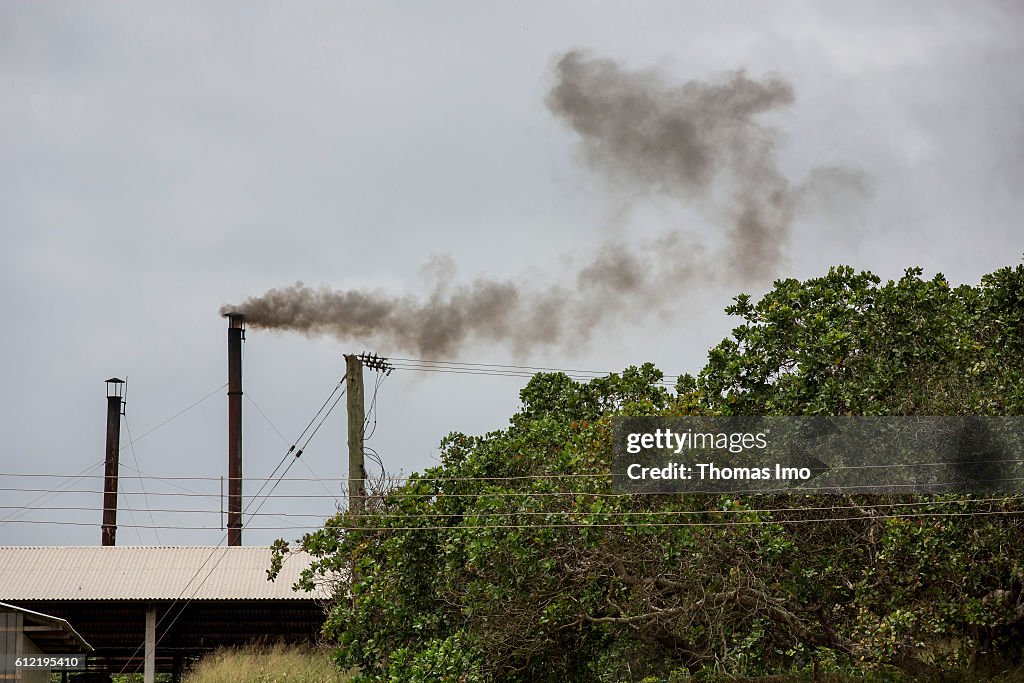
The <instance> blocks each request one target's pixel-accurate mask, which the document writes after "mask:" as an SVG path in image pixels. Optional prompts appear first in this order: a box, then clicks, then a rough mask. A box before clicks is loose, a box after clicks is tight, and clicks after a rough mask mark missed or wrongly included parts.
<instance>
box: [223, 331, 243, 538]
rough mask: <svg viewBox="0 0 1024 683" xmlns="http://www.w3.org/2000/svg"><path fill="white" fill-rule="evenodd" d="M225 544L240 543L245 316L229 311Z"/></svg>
mask: <svg viewBox="0 0 1024 683" xmlns="http://www.w3.org/2000/svg"><path fill="white" fill-rule="evenodd" d="M227 319H228V545H229V546H234V545H242V341H243V340H244V339H245V316H243V315H242V314H241V313H228V314H227Z"/></svg>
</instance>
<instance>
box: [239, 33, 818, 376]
mask: <svg viewBox="0 0 1024 683" xmlns="http://www.w3.org/2000/svg"><path fill="white" fill-rule="evenodd" d="M792 101H793V89H792V87H791V86H790V85H789V84H788V83H787V82H786V81H784V80H782V79H780V78H767V79H764V80H755V79H752V78H750V77H749V76H747V75H746V74H745V73H744V72H742V71H740V72H736V73H732V74H729V75H727V76H726V77H724V78H722V79H719V80H717V81H715V82H701V81H689V82H687V83H684V84H682V85H675V86H674V85H671V84H669V83H667V82H666V81H665V79H664V78H663V77H662V76H661V75H660V74H659V73H658V72H656V71H629V70H626V69H623V68H622V67H620V66H619V65H617V64H616V63H615V62H612V61H610V60H605V59H594V58H590V57H588V56H586V55H584V54H581V53H579V52H570V53H568V54H566V55H564V56H563V57H562V58H561V59H560V60H559V61H558V63H557V65H556V83H555V85H554V87H553V88H552V90H551V92H550V93H549V95H548V97H547V106H548V108H549V110H550V111H551V112H552V113H553V114H554V115H555V116H557V117H558V118H560V119H561V120H563V121H564V122H565V123H566V124H567V125H568V126H569V127H570V128H571V129H572V130H573V131H574V132H575V133H576V134H577V135H578V137H579V139H580V145H581V147H582V152H583V155H584V158H585V159H586V162H587V163H588V164H589V165H590V166H591V167H592V168H593V169H594V170H595V171H597V172H600V173H602V174H605V175H606V176H607V177H608V178H609V179H610V180H611V181H613V182H615V183H617V184H623V185H628V186H629V187H631V188H633V189H634V190H635V191H639V192H640V193H641V194H643V193H650V194H660V195H667V196H669V197H672V198H673V199H675V200H678V201H679V202H683V203H685V204H687V205H693V206H696V207H698V208H700V209H701V210H702V211H705V212H706V213H707V214H708V215H709V216H711V217H712V219H713V222H717V223H718V224H719V225H722V226H723V227H722V233H723V234H722V236H721V239H719V240H718V241H719V243H720V244H719V245H718V246H715V247H709V246H708V245H705V244H701V243H694V242H692V241H689V240H688V239H687V238H685V237H684V236H683V235H682V233H681V232H679V231H675V230H668V231H666V232H665V233H663V234H662V235H660V236H659V237H657V238H656V239H654V240H653V241H650V242H648V243H647V244H643V245H632V246H626V244H625V243H624V242H623V241H621V240H611V241H609V242H606V243H605V244H602V245H599V246H598V247H597V248H596V250H595V253H594V256H593V257H592V259H591V260H590V262H589V263H587V264H585V265H584V266H583V267H581V268H580V269H579V270H578V272H576V273H575V276H574V277H573V278H572V281H571V282H570V281H567V282H565V283H564V284H563V285H561V286H556V287H554V288H548V289H536V288H533V287H531V286H530V285H529V284H528V283H521V282H512V281H497V280H489V279H478V280H476V281H473V282H470V283H465V284H455V285H453V284H452V282H451V281H450V277H441V278H439V280H438V282H437V283H436V285H435V286H434V288H433V289H432V291H431V292H430V293H429V294H428V295H427V296H426V297H422V298H418V297H414V296H409V295H396V294H388V293H385V292H379V291H364V290H348V291H335V290H332V289H328V288H325V287H321V288H312V287H307V286H305V285H303V284H302V283H296V284H295V285H292V286H290V287H285V288H281V289H272V290H270V291H268V292H267V293H266V294H264V295H262V296H258V297H253V298H250V299H248V300H246V301H244V302H242V303H241V304H239V305H237V306H225V307H223V308H222V311H221V312H222V313H225V312H227V311H239V312H242V313H244V314H245V316H246V321H247V323H248V325H249V326H251V327H262V328H268V329H277V330H288V331H296V332H302V333H305V334H310V335H320V334H329V335H334V336H336V337H337V338H339V339H342V340H369V339H373V340H375V341H377V342H378V343H381V344H384V345H386V346H385V347H384V348H387V349H389V350H393V351H407V352H412V353H415V354H418V355H419V356H420V357H427V358H442V357H446V356H449V357H450V356H451V355H452V354H454V353H456V352H457V351H459V349H460V348H462V347H463V345H465V344H466V343H469V342H484V343H498V344H506V345H508V346H510V347H511V348H512V349H513V350H514V351H515V352H516V353H517V354H518V355H520V356H523V355H526V354H528V353H529V352H530V351H531V350H532V349H534V348H536V347H541V346H551V345H558V344H566V345H569V344H572V345H578V344H579V343H581V342H583V341H585V340H586V338H587V337H588V336H589V335H590V334H591V333H592V332H593V331H594V330H595V329H597V328H598V327H599V326H601V325H602V324H605V323H607V322H608V321H609V320H612V319H620V318H621V316H622V315H623V314H624V313H627V312H628V313H629V314H630V315H632V316H634V317H635V316H637V315H638V312H640V311H643V310H650V309H652V308H655V307H658V306H663V305H665V304H666V303H668V302H670V301H671V300H672V299H678V298H682V297H683V296H685V295H686V290H687V289H688V288H690V287H692V286H693V285H694V284H695V283H696V282H699V281H709V280H715V281H718V282H730V283H752V282H763V281H765V280H766V279H767V278H770V277H771V276H772V275H774V274H775V272H777V269H778V267H779V264H780V261H781V259H782V256H783V253H784V249H785V246H786V243H787V240H788V238H789V232H790V225H791V223H792V221H793V216H794V213H795V209H796V206H797V203H798V200H799V194H800V193H799V190H798V189H794V188H793V187H792V186H791V185H790V183H789V181H787V179H786V178H785V177H784V176H783V174H782V173H781V172H780V171H779V169H778V167H777V165H776V162H775V157H774V147H775V141H776V135H775V133H774V132H773V130H772V129H771V128H768V127H765V126H763V125H761V124H759V123H758V122H757V120H756V118H757V116H758V115H759V114H763V113H765V112H768V111H772V110H777V109H780V108H782V107H785V106H787V105H789V104H790V103H791V102H792Z"/></svg>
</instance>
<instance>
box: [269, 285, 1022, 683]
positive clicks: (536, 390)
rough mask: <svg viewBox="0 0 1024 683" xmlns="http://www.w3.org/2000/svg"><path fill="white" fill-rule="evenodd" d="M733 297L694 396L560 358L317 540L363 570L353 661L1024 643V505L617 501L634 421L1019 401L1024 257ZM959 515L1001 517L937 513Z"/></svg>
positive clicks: (341, 640) (462, 666)
mask: <svg viewBox="0 0 1024 683" xmlns="http://www.w3.org/2000/svg"><path fill="white" fill-rule="evenodd" d="M727 310H728V312H729V313H730V314H732V315H736V316H738V317H739V318H741V319H742V321H743V322H742V323H741V324H740V325H739V326H738V327H737V328H736V329H735V330H734V331H733V334H732V336H731V337H730V338H728V339H726V340H724V341H723V342H722V343H721V344H719V345H718V346H716V347H715V348H714V349H713V350H712V351H711V353H710V355H709V361H708V364H707V366H706V367H705V368H704V370H703V371H702V372H701V373H700V374H699V376H698V377H697V378H692V377H689V376H685V377H683V378H682V379H681V380H680V382H679V383H678V384H677V391H676V392H675V393H671V392H669V391H667V390H666V389H664V388H663V387H662V386H661V383H660V381H661V379H662V374H661V373H660V372H659V371H658V370H656V369H655V368H654V367H652V366H651V365H644V366H642V367H634V368H628V369H627V370H626V371H624V372H623V373H622V374H621V375H611V376H609V377H606V378H602V379H598V380H594V381H591V382H589V383H586V384H580V383H577V382H574V381H572V380H571V379H569V378H568V377H566V376H564V375H561V374H539V375H536V376H535V377H534V378H533V379H532V380H531V381H530V382H529V383H528V384H527V386H526V387H525V388H524V389H523V390H522V392H521V394H520V398H521V402H522V406H521V409H520V410H519V412H518V413H517V414H516V415H514V416H513V417H512V419H511V421H510V424H509V427H508V428H507V429H504V430H500V431H496V432H492V433H490V434H486V435H484V436H476V437H474V436H467V435H464V434H451V435H449V436H448V437H446V438H445V439H444V441H443V442H442V462H441V465H439V466H438V467H435V468H431V469H428V470H426V471H425V472H423V473H422V474H419V475H414V476H413V477H411V478H410V479H409V480H408V481H407V482H405V483H403V484H402V485H400V486H398V487H396V488H394V489H393V490H391V491H387V492H384V493H382V494H381V495H379V496H376V497H374V498H373V499H372V500H371V501H370V505H369V506H368V511H367V513H365V514H363V515H360V516H358V517H351V516H347V515H339V516H337V517H335V518H333V519H331V520H329V521H328V523H327V525H326V526H325V528H324V529H323V530H321V531H319V532H316V533H313V534H310V535H307V536H306V537H304V538H303V539H302V541H301V546H302V547H303V548H304V549H305V550H307V551H309V552H310V553H312V554H313V555H314V557H315V558H316V560H315V562H314V565H313V567H312V568H311V570H310V571H309V572H308V573H307V575H306V577H305V579H304V584H305V585H306V586H307V587H309V586H311V585H312V584H313V583H314V582H316V581H318V580H322V579H323V578H324V577H325V576H341V577H342V580H341V582H340V585H339V586H338V593H337V597H336V600H335V602H334V604H333V606H332V609H331V611H330V614H329V615H328V618H327V621H326V623H325V626H324V629H325V633H326V634H327V635H328V636H330V637H331V638H333V639H334V640H335V641H336V642H337V643H338V645H339V649H338V658H339V663H340V664H341V665H343V666H345V667H358V668H359V669H360V671H361V676H362V677H363V678H364V679H365V680H371V681H387V680H392V681H618V680H640V679H641V678H643V677H645V676H650V677H654V679H655V680H669V679H670V678H672V677H673V676H676V675H683V674H685V675H703V672H708V671H721V672H725V673H729V674H748V675H757V674H764V673H774V672H780V671H790V672H799V671H802V670H807V669H808V668H809V667H812V666H813V667H824V668H826V669H829V668H830V669H833V670H837V671H847V672H860V673H863V672H864V671H868V670H879V671H881V672H883V673H885V675H887V676H891V675H892V673H893V672H894V671H900V670H902V671H903V672H906V673H907V674H908V675H911V676H914V677H920V676H923V675H928V674H934V675H938V674H940V673H941V672H943V671H950V670H953V669H955V668H958V667H959V668H964V667H974V671H977V670H978V667H980V666H981V665H982V664H983V663H985V661H988V662H1003V661H1010V660H1011V659H1012V656H1013V654H1014V653H1019V651H1020V649H1021V645H1022V644H1024V638H1022V630H1024V598H1022V584H1024V565H1022V561H1024V560H1022V558H1024V533H1022V531H1024V529H1022V517H1021V515H1020V514H1019V513H1020V512H1021V507H1020V500H1019V499H1016V498H1012V499H1004V500H997V501H984V502H981V501H979V502H974V501H966V502H957V503H955V505H954V504H952V503H951V502H950V501H948V500H942V499H938V500H916V499H908V498H906V497H904V498H902V499H900V500H899V501H893V500H892V499H883V498H879V497H872V498H866V497H859V498H854V497H849V496H847V497H842V498H839V497H835V496H833V497H822V496H818V497H803V498H799V499H794V498H785V499H784V498H781V497H774V498H773V497H766V496H757V497H754V496H749V497H742V496H718V497H707V496H704V497H701V496H644V497H641V496H615V495H610V494H611V486H610V478H609V477H608V475H607V473H608V472H609V465H610V450H611V447H610V418H611V417H612V416H614V415H640V414H643V415H686V414H765V415H770V414H775V415H779V414H781V415H785V414H862V415H882V414H1004V415H1019V414H1020V412H1021V408H1022V406H1024V400H1022V395H1024V394H1022V386H1024V384H1022V374H1024V373H1022V366H1021V362H1020V360H1019V359H1020V357H1021V356H1020V353H1021V351H1022V350H1024V267H1020V266H1018V267H1017V268H1015V269H1011V268H1006V269H1003V270H1000V271H997V272H995V273H992V274H990V275H988V276H986V277H985V278H984V279H983V280H982V282H981V284H980V285H979V286H977V287H966V286H965V287H957V288H951V287H950V286H949V285H948V283H946V281H945V280H944V279H943V278H942V277H936V278H933V279H931V280H924V279H922V278H921V272H920V271H919V270H909V271H907V273H906V275H905V276H904V277H903V278H902V279H900V280H899V281H896V282H887V283H885V284H884V285H883V284H881V282H880V280H879V279H878V278H877V277H875V276H873V275H872V274H870V273H855V272H854V271H852V270H851V269H849V268H836V269H833V270H832V271H830V272H829V273H828V275H826V276H825V277H822V278H817V279H813V280H808V281H806V282H797V281H795V280H785V281H780V282H777V283H776V285H775V287H774V289H773V290H772V291H771V292H769V293H768V294H767V295H766V296H765V297H763V298H762V299H761V300H760V301H759V302H757V303H756V304H755V303H753V302H752V301H751V300H750V297H747V296H745V295H741V296H739V297H737V298H736V300H735V303H734V305H733V306H731V307H730V308H729V309H727ZM894 503H896V504H898V505H900V506H901V507H899V508H898V510H899V512H900V514H901V515H910V516H900V517H895V516H893V515H892V514H891V512H892V511H893V510H894V509H896V508H893V507H892V505H893V504H894ZM951 506H952V507H951ZM823 508H824V510H823ZM951 509H954V510H956V511H958V512H963V513H985V514H973V515H964V516H959V517H951V516H941V517H925V516H916V517H915V516H914V515H926V514H931V513H935V512H942V513H947V512H949V511H950V510H951ZM839 510H841V514H840V513H839V512H837V511H839ZM282 549H283V548H282ZM982 653H983V654H982ZM983 660H984V661H983Z"/></svg>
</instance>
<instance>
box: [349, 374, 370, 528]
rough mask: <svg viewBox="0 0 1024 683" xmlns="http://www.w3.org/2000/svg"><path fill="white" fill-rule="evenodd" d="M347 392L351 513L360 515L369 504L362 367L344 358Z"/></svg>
mask: <svg viewBox="0 0 1024 683" xmlns="http://www.w3.org/2000/svg"><path fill="white" fill-rule="evenodd" d="M345 390H346V391H347V392H348V511H349V512H352V513H357V514H358V513H360V512H362V511H363V508H364V506H365V502H366V468H365V467H364V466H363V437H364V434H363V428H364V427H365V426H366V412H365V408H364V405H363V363H362V361H361V360H360V359H359V356H357V355H355V354H352V355H348V356H345Z"/></svg>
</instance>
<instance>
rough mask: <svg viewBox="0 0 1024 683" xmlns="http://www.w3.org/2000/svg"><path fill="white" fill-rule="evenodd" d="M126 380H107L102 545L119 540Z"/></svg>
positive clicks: (112, 378) (112, 543)
mask: <svg viewBox="0 0 1024 683" xmlns="http://www.w3.org/2000/svg"><path fill="white" fill-rule="evenodd" d="M124 389H125V383H124V380H122V379H118V378H117V377H111V378H110V379H108V380H107V453H106V461H105V462H106V466H105V467H104V470H103V538H102V540H101V543H102V545H116V538H117V471H118V455H119V454H120V452H121V414H122V410H123V403H122V401H123V400H124Z"/></svg>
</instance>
